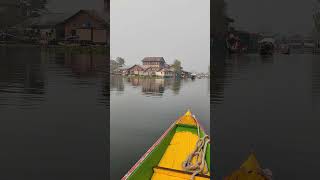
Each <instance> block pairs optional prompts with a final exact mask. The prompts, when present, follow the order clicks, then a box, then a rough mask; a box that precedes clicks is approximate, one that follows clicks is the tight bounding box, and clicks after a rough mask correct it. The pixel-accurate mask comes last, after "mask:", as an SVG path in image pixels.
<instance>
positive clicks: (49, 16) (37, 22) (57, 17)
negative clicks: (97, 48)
mask: <svg viewBox="0 0 320 180" xmlns="http://www.w3.org/2000/svg"><path fill="white" fill-rule="evenodd" d="M79 13H87V14H89V15H90V16H91V17H92V18H94V19H97V20H98V21H101V22H102V23H106V21H105V20H104V19H103V18H102V17H103V16H102V14H101V13H99V12H97V11H95V10H79V11H77V12H76V13H46V14H43V15H41V16H39V17H35V18H29V19H27V20H26V21H24V22H23V23H21V24H19V26H22V27H34V26H40V27H50V26H55V25H57V24H61V23H66V22H68V21H70V20H71V19H72V18H73V17H75V16H77V15H78V14H79Z"/></svg>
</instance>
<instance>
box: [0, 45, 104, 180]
mask: <svg viewBox="0 0 320 180" xmlns="http://www.w3.org/2000/svg"><path fill="white" fill-rule="evenodd" d="M106 60H107V57H106V55H104V54H100V55H99V54H90V53H87V54H79V53H70V52H65V51H63V50H62V51H61V50H55V49H49V50H41V49H39V48H38V47H32V46H31V47H30V46H17V47H16V46H10V47H0V133H1V136H0V142H1V148H0V159H1V161H0V169H1V173H0V179H8V180H10V179H30V180H31V179H32V180H37V179H39V180H43V179H46V180H50V179H52V180H56V179H61V180H64V179H65V180H67V179H78V180H80V179H83V180H87V179H101V180H102V179H106V177H107V171H106V169H107V165H106V164H107V163H106V157H107V151H106V141H107V139H108V138H109V137H108V136H106V134H107V133H106V126H107V124H109V122H108V119H109V118H108V117H107V108H108V102H107V94H108V93H107V92H108V89H107V87H108V84H107V83H108V82H109V80H108V78H107V77H108V76H107V73H105V71H104V69H106V67H107V63H106V62H107V61H106Z"/></svg>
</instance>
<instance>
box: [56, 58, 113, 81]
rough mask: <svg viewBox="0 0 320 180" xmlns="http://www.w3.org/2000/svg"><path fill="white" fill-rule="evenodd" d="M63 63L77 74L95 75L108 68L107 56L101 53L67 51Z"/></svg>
mask: <svg viewBox="0 0 320 180" xmlns="http://www.w3.org/2000/svg"><path fill="white" fill-rule="evenodd" d="M62 58H64V59H63V61H64V62H63V64H64V65H65V66H67V67H70V68H71V69H72V72H73V73H75V74H77V75H89V76H90V75H95V74H96V73H97V72H98V71H103V70H104V69H106V68H107V62H106V56H105V55H100V54H72V53H65V54H64V57H62Z"/></svg>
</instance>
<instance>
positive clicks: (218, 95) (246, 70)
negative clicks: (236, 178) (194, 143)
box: [211, 54, 320, 180]
mask: <svg viewBox="0 0 320 180" xmlns="http://www.w3.org/2000/svg"><path fill="white" fill-rule="evenodd" d="M215 62H216V66H215V67H214V69H215V73H214V75H213V77H212V78H213V84H212V88H213V94H211V95H212V96H211V101H212V103H213V109H214V110H213V114H214V117H213V119H214V121H213V122H212V123H211V125H212V129H211V133H213V136H214V137H215V139H214V141H215V145H214V148H215V149H214V159H215V162H213V164H214V169H215V172H216V176H217V178H218V179H221V178H222V177H223V176H225V175H226V174H229V173H230V172H231V171H233V170H235V169H237V168H239V166H240V165H241V163H242V162H243V161H244V160H245V159H246V158H247V157H248V154H249V153H250V151H251V150H253V151H254V152H255V153H256V155H257V158H258V160H259V161H260V164H261V166H262V167H264V168H270V169H271V170H272V171H273V174H274V179H291V180H292V179H314V177H317V176H318V169H319V168H320V156H319V151H320V142H319V140H318V139H317V138H318V137H319V136H320V131H319V129H320V121H319V117H320V56H319V55H312V54H291V55H281V54H275V55H274V56H271V57H261V56H260V55H256V54H249V55H239V56H231V57H227V58H216V59H215Z"/></svg>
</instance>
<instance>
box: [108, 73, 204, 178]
mask: <svg viewBox="0 0 320 180" xmlns="http://www.w3.org/2000/svg"><path fill="white" fill-rule="evenodd" d="M110 82H111V83H110V121H111V122H110V138H111V139H110V148H111V152H110V153H111V154H110V159H111V161H110V166H111V171H110V172H111V179H120V178H121V177H123V176H124V175H125V174H126V173H127V171H128V170H129V169H130V168H131V167H132V166H133V165H134V164H135V163H136V162H137V161H138V160H139V159H140V157H141V156H142V155H143V154H144V153H145V152H146V151H147V150H148V149H149V148H150V147H151V146H152V145H153V143H155V141H156V140H157V139H158V138H159V137H160V136H161V135H162V133H164V131H165V130H166V129H167V128H168V127H169V126H170V125H171V124H172V123H173V122H174V121H175V120H176V119H177V118H178V117H179V116H181V115H183V114H184V113H185V112H186V111H187V110H188V109H190V110H191V111H192V112H193V114H194V115H195V116H196V117H197V119H198V120H199V121H200V123H201V124H202V126H203V127H204V129H205V130H206V132H207V133H208V134H209V133H210V83H209V82H210V80H209V79H207V78H205V79H195V80H191V79H181V80H180V79H177V80H175V79H154V78H124V77H121V76H111V80H110Z"/></svg>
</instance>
